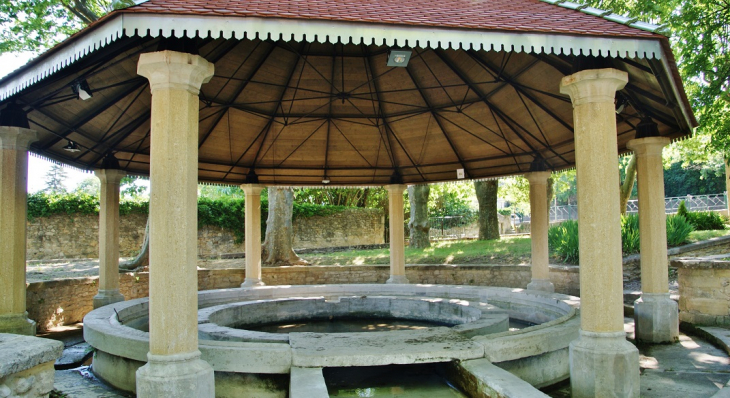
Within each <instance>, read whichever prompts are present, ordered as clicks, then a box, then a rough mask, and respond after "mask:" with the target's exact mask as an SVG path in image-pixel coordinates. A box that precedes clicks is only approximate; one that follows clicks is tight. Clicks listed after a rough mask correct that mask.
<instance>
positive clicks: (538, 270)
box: [526, 171, 555, 292]
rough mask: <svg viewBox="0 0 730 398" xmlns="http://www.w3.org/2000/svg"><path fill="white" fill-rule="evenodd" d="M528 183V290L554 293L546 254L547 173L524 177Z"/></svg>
mask: <svg viewBox="0 0 730 398" xmlns="http://www.w3.org/2000/svg"><path fill="white" fill-rule="evenodd" d="M526 177H527V179H528V180H529V181H530V237H531V242H532V282H530V284H529V285H527V288H528V289H530V290H542V291H549V292H553V291H555V287H554V286H553V284H552V282H550V264H549V257H550V256H549V253H548V227H549V210H548V203H547V180H548V178H550V172H549V171H536V172H531V173H529V174H527V175H526Z"/></svg>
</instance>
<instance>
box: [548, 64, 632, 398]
mask: <svg viewBox="0 0 730 398" xmlns="http://www.w3.org/2000/svg"><path fill="white" fill-rule="evenodd" d="M627 81H628V76H627V74H626V72H622V71H618V70H615V69H598V70H584V71H581V72H578V73H575V74H573V75H570V76H566V77H564V78H563V80H562V82H561V84H560V92H561V93H563V94H568V95H570V98H571V100H572V102H573V126H574V134H575V157H576V160H575V162H576V180H577V185H578V226H579V227H578V230H579V234H578V241H579V243H580V290H581V294H580V300H581V308H580V316H581V330H580V337H579V338H578V340H575V341H573V342H572V343H571V344H570V385H571V389H572V396H573V398H583V397H621V398H626V397H639V352H638V350H637V349H636V347H634V346H633V345H632V344H630V343H629V342H627V341H626V335H625V333H624V315H623V275H622V263H621V225H620V214H621V213H620V211H619V176H618V172H617V171H616V165H617V164H618V151H617V146H618V145H617V139H616V112H615V110H614V109H615V108H614V98H615V95H616V90H619V89H621V88H623V87H624V85H625V84H626V83H627Z"/></svg>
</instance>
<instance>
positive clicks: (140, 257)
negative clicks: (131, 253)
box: [119, 215, 150, 272]
mask: <svg viewBox="0 0 730 398" xmlns="http://www.w3.org/2000/svg"><path fill="white" fill-rule="evenodd" d="M149 258H150V217H149V215H148V216H147V225H145V227H144V240H143V241H142V249H141V250H140V251H139V254H137V257H135V258H134V259H133V260H130V261H125V262H123V263H119V272H128V271H132V270H134V269H136V268H139V267H144V266H145V265H148V264H149Z"/></svg>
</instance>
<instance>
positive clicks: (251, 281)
mask: <svg viewBox="0 0 730 398" xmlns="http://www.w3.org/2000/svg"><path fill="white" fill-rule="evenodd" d="M265 285H266V284H265V283H264V282H262V281H261V279H258V278H246V279H244V280H243V283H241V287H256V286H265Z"/></svg>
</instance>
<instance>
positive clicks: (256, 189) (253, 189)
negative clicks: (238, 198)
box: [241, 184, 266, 196]
mask: <svg viewBox="0 0 730 398" xmlns="http://www.w3.org/2000/svg"><path fill="white" fill-rule="evenodd" d="M264 188H266V185H262V184H241V189H242V190H243V193H245V194H246V196H248V195H261V191H263V190H264Z"/></svg>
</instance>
